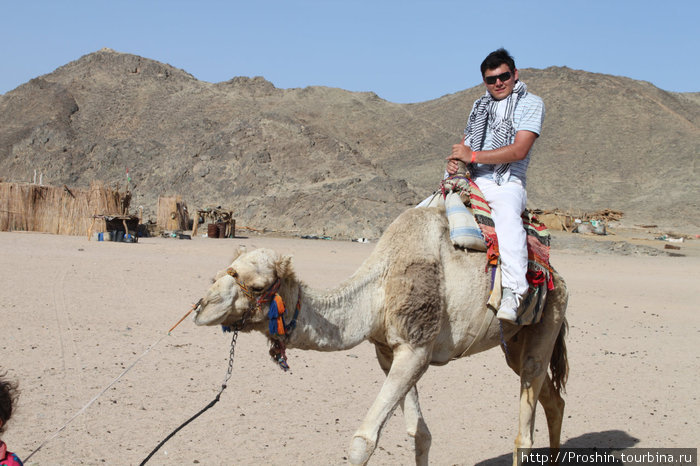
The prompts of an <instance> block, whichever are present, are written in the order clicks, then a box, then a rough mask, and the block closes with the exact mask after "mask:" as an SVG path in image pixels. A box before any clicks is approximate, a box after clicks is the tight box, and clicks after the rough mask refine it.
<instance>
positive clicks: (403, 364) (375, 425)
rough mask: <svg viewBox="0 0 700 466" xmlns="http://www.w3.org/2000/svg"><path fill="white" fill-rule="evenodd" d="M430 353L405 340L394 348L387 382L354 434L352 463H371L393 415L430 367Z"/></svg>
mask: <svg viewBox="0 0 700 466" xmlns="http://www.w3.org/2000/svg"><path fill="white" fill-rule="evenodd" d="M429 355H430V351H429V349H428V348H427V347H419V348H413V347H411V346H410V345H408V344H402V345H399V346H398V347H397V348H395V349H394V360H393V363H392V364H391V369H389V373H388V374H387V377H386V380H385V381H384V385H382V388H381V390H380V391H379V395H377V398H376V399H375V400H374V403H372V406H371V407H370V409H369V412H368V413H367V415H366V416H365V419H364V420H363V421H362V424H361V425H360V428H359V429H357V432H355V435H354V436H353V439H352V443H351V444H350V454H349V460H350V463H352V464H366V463H367V461H368V460H369V457H370V456H371V455H372V453H373V452H374V449H375V448H376V446H377V440H378V439H379V432H380V431H381V429H382V427H383V426H384V423H385V422H386V420H387V419H388V418H389V415H390V414H391V413H392V411H394V409H395V408H396V405H397V404H398V403H399V401H401V399H402V398H404V397H405V396H406V394H407V393H408V392H409V390H411V388H412V387H413V386H414V385H415V384H416V382H418V379H419V378H420V376H421V375H423V373H424V372H425V370H426V369H427V368H428V362H429Z"/></svg>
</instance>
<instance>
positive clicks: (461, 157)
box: [447, 144, 472, 175]
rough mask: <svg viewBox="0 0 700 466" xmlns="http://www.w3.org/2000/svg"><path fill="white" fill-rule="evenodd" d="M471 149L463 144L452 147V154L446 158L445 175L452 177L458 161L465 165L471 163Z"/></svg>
mask: <svg viewBox="0 0 700 466" xmlns="http://www.w3.org/2000/svg"><path fill="white" fill-rule="evenodd" d="M471 152H472V151H471V149H470V148H469V147H467V146H465V145H464V144H455V145H453V146H452V154H451V155H450V156H449V157H447V173H449V174H450V175H454V174H455V173H457V169H458V168H459V164H458V163H457V162H458V161H462V162H464V163H465V164H467V163H469V162H470V161H471Z"/></svg>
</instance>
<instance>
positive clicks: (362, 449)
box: [348, 434, 377, 464]
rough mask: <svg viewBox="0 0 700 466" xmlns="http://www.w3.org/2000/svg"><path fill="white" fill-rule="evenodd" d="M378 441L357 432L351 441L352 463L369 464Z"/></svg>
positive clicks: (349, 455)
mask: <svg viewBox="0 0 700 466" xmlns="http://www.w3.org/2000/svg"><path fill="white" fill-rule="evenodd" d="M376 445H377V443H376V441H371V440H369V439H368V438H367V437H364V436H362V435H358V434H355V436H354V437H353V438H352V443H350V451H349V452H348V453H349V454H348V461H349V462H350V464H367V461H369V457H370V456H372V453H373V452H374V449H375V447H376Z"/></svg>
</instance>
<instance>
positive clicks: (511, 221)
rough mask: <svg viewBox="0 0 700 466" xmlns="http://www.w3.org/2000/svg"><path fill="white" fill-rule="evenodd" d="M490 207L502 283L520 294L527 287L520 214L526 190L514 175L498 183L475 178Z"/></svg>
mask: <svg viewBox="0 0 700 466" xmlns="http://www.w3.org/2000/svg"><path fill="white" fill-rule="evenodd" d="M474 182H475V183H476V185H477V186H478V187H479V189H480V190H481V192H482V193H483V194H484V198H485V199H486V202H488V203H489V206H490V207H491V217H492V218H493V223H494V224H495V228H496V235H497V236H498V250H499V252H500V256H501V285H502V286H504V287H508V288H510V289H512V290H513V291H514V292H515V293H517V294H519V295H524V294H525V293H526V292H527V290H528V284H527V279H526V278H525V274H526V273H527V237H526V234H525V229H524V228H523V220H522V218H521V217H520V215H522V213H523V211H524V210H525V206H526V204H527V192H526V191H525V188H523V184H522V182H521V181H520V180H518V179H517V178H514V177H511V179H510V180H509V181H508V182H507V183H504V184H502V185H500V186H499V185H497V184H496V183H495V182H494V181H493V180H490V179H488V178H481V177H480V178H476V179H475V180H474Z"/></svg>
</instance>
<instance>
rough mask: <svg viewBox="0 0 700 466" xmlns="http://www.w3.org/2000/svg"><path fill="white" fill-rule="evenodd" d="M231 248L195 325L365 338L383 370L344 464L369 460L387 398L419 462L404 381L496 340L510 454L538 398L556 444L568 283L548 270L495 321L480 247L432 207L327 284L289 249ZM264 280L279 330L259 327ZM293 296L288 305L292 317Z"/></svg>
mask: <svg viewBox="0 0 700 466" xmlns="http://www.w3.org/2000/svg"><path fill="white" fill-rule="evenodd" d="M238 253H239V255H238V256H237V257H236V258H234V260H233V262H232V263H231V265H230V267H229V268H228V269H227V270H224V271H221V272H219V274H218V275H217V277H216V278H215V281H214V283H213V284H212V286H211V287H210V288H209V290H208V291H207V293H206V296H205V297H204V298H202V299H201V300H200V302H199V304H198V305H197V307H196V309H195V315H194V322H195V324H197V325H225V326H233V327H234V328H236V329H239V330H241V331H259V332H262V333H264V334H265V335H267V336H268V338H270V339H271V343H273V349H274V348H275V347H277V348H278V350H279V347H280V345H281V349H282V350H284V347H285V346H286V347H287V348H298V349H304V350H317V351H342V350H347V349H350V348H352V347H354V346H356V345H358V344H360V343H361V342H363V341H365V340H369V341H370V342H371V343H373V344H374V345H375V350H376V354H377V359H378V360H379V365H380V366H381V368H382V369H383V370H384V372H385V373H386V380H385V382H384V384H383V386H382V387H381V389H380V391H379V394H378V395H377V398H376V399H375V400H374V402H373V403H372V405H371V407H370V408H369V411H368V412H367V414H366V416H365V418H364V420H363V421H362V424H361V425H360V427H359V428H358V429H357V431H356V432H355V434H354V436H353V438H352V441H351V444H350V448H349V455H348V459H349V462H350V463H351V464H366V463H367V462H368V461H369V459H370V456H371V455H372V453H373V452H374V450H375V448H376V446H377V442H378V440H379V435H380V432H381V429H382V426H383V425H384V423H385V422H386V421H387V419H388V418H389V416H390V415H391V413H392V412H393V410H394V409H395V408H396V406H397V405H400V406H401V408H402V410H403V414H404V419H405V423H406V429H407V431H408V434H409V436H411V437H413V438H414V448H415V460H416V464H417V465H424V464H428V453H429V449H430V444H431V434H430V431H429V430H428V427H427V425H426V423H425V421H424V419H423V415H422V414H421V410H420V406H419V403H418V392H417V389H416V383H417V382H418V380H419V379H420V377H421V376H422V375H423V374H424V373H425V371H426V370H427V368H428V366H429V365H430V364H435V365H443V364H447V363H448V362H450V361H452V360H454V359H456V358H460V357H463V356H469V355H471V354H475V353H478V352H481V351H484V350H487V349H490V348H493V347H496V346H499V345H500V344H501V338H503V339H504V341H505V354H506V360H507V363H508V365H509V366H510V367H511V368H512V369H513V370H514V371H515V372H516V373H517V374H518V375H519V376H520V416H519V424H518V435H517V437H516V439H515V449H514V454H513V464H520V463H521V458H522V455H521V454H518V451H519V450H518V449H521V450H520V452H521V453H522V452H523V451H524V452H528V451H529V450H530V449H531V448H532V445H533V434H534V430H535V427H534V420H535V408H536V405H537V402H538V401H539V402H540V403H542V406H543V408H544V411H545V415H546V418H547V424H548V429H549V444H550V448H552V449H557V448H559V444H560V434H561V426H562V418H563V412H564V400H563V399H562V397H561V391H562V389H563V388H564V385H565V383H566V378H567V374H568V362H567V356H566V344H565V340H564V339H565V334H566V328H567V324H566V318H565V310H566V304H567V299H568V292H567V289H566V285H565V283H564V280H563V279H562V277H561V276H560V275H559V274H557V273H556V272H555V273H554V274H553V281H554V285H555V287H554V289H553V290H551V291H549V292H548V294H547V301H546V304H545V308H544V311H543V315H542V319H541V320H540V322H539V323H537V324H533V325H529V326H517V325H514V324H510V323H505V322H504V323H502V324H500V323H499V320H498V319H496V318H495V314H494V312H493V311H492V310H490V309H488V308H487V307H486V302H487V301H488V298H489V293H490V280H491V276H490V273H485V263H486V256H485V254H484V253H481V252H472V251H465V250H460V249H457V248H455V247H454V246H453V245H452V243H451V241H450V238H449V230H448V223H447V220H446V218H445V213H444V210H441V209H439V208H434V207H428V208H412V209H408V210H406V211H405V212H403V213H402V214H401V215H399V216H398V217H397V218H396V220H394V222H393V223H392V224H391V225H390V226H389V227H388V228H387V229H386V231H385V233H384V234H383V235H382V237H381V238H380V240H379V241H378V242H377V245H376V247H375V249H374V251H373V252H372V254H371V255H370V256H369V257H368V258H367V259H366V260H365V262H364V263H363V264H362V265H361V266H360V268H359V269H358V270H357V271H356V272H355V273H354V274H353V275H352V276H351V277H350V278H349V279H348V280H346V281H345V282H343V283H342V284H341V285H339V286H338V287H337V288H335V289H333V290H327V291H318V290H314V289H312V288H311V287H309V286H307V285H305V284H304V283H303V282H301V281H300V280H299V279H297V277H296V276H295V273H294V271H293V268H292V263H291V257H290V256H282V255H280V254H278V253H276V252H275V251H272V250H270V249H255V250H253V251H250V252H247V251H244V250H239V252H238ZM270 289H273V290H278V291H277V293H278V294H279V296H281V298H282V300H283V302H284V303H286V306H287V307H288V309H287V311H286V313H285V314H283V315H284V316H285V319H286V321H285V324H286V325H288V326H289V328H288V331H287V333H286V334H285V335H283V336H279V335H271V334H270V325H269V321H268V312H267V310H268V308H269V302H270V298H269V296H268V295H269V294H270V292H269V290H270ZM295 303H296V304H297V306H296V307H297V308H298V312H296V313H295V316H294V323H295V325H292V324H291V323H290V320H291V319H292V312H293V311H294V309H295V306H294V305H295ZM278 352H279V351H278ZM271 354H272V351H271ZM548 366H549V369H550V371H551V376H550V374H549V373H548Z"/></svg>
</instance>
